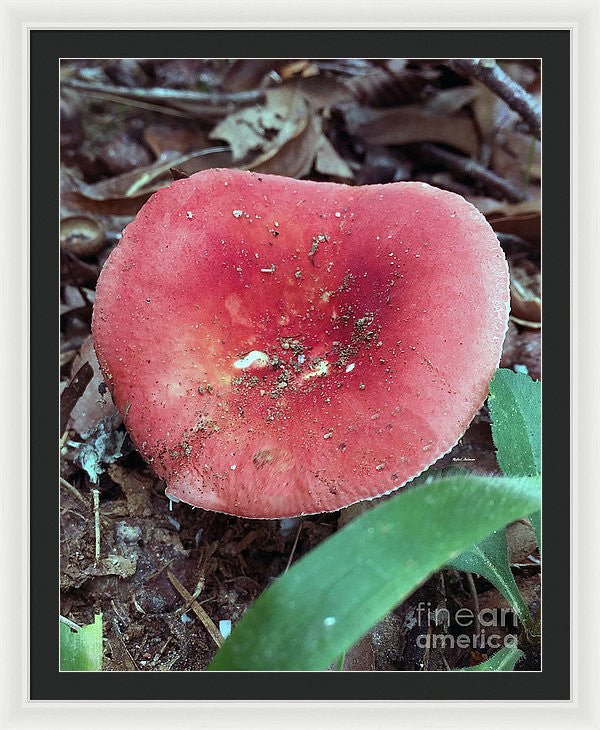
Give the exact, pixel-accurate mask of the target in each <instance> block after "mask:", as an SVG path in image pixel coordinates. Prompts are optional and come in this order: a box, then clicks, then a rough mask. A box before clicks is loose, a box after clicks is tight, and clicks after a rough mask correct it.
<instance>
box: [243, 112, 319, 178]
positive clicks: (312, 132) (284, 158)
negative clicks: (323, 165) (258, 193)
mask: <svg viewBox="0 0 600 730" xmlns="http://www.w3.org/2000/svg"><path fill="white" fill-rule="evenodd" d="M322 136H323V135H322V132H321V120H320V119H319V118H318V117H317V116H316V115H314V114H311V115H310V116H309V117H308V119H307V120H306V126H305V127H304V128H303V130H302V131H301V133H300V134H298V135H297V136H295V137H292V138H291V139H289V140H288V141H287V142H286V143H285V144H283V145H282V146H281V147H278V148H273V149H271V150H269V151H268V152H265V153H263V154H262V155H260V156H259V157H258V158H257V159H256V160H254V161H253V162H252V163H251V164H249V165H248V166H247V169H249V170H254V171H255V172H264V173H265V174H267V173H268V174H270V175H285V176H287V177H296V178H302V177H305V176H306V175H308V173H309V172H310V171H311V169H312V165H313V161H314V159H315V154H316V153H317V149H318V148H319V144H320V142H321V139H322Z"/></svg>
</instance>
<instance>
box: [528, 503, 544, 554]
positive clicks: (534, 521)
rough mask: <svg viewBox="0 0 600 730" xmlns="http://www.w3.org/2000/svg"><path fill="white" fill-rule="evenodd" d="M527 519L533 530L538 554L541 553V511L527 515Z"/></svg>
mask: <svg viewBox="0 0 600 730" xmlns="http://www.w3.org/2000/svg"><path fill="white" fill-rule="evenodd" d="M529 521H530V522H531V526H532V527H533V531H534V532H535V539H536V540H537V545H538V549H539V551H540V555H541V554H542V513H541V511H539V510H538V511H537V512H534V513H533V514H531V515H529Z"/></svg>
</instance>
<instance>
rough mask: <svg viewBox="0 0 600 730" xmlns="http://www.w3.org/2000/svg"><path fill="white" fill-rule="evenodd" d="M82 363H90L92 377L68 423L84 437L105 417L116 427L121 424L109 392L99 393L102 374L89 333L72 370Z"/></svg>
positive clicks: (102, 381) (102, 378)
mask: <svg viewBox="0 0 600 730" xmlns="http://www.w3.org/2000/svg"><path fill="white" fill-rule="evenodd" d="M84 363H89V364H90V366H91V368H92V377H91V379H90V381H89V383H88V385H87V387H86V388H85V390H84V391H83V393H82V394H81V396H80V397H79V400H78V401H77V403H76V404H75V406H74V407H73V410H72V411H71V423H70V425H71V427H72V428H73V429H74V430H75V431H77V433H78V434H80V435H81V436H84V437H85V435H86V434H89V433H91V432H92V431H93V430H94V429H95V428H96V426H97V425H98V423H100V421H102V420H104V419H105V418H111V419H112V422H113V423H114V426H115V428H117V427H118V426H119V425H120V424H121V416H120V415H119V411H118V410H117V407H116V406H115V404H114V403H113V400H112V398H111V397H110V394H109V393H108V392H107V391H105V392H104V394H101V393H100V390H101V389H102V385H103V383H104V376H103V375H102V373H101V371H100V365H99V364H98V359H97V358H96V353H95V351H94V345H93V342H92V337H91V335H90V336H89V337H88V338H87V339H86V340H85V342H84V343H83V345H82V346H81V349H80V350H79V353H78V354H77V355H76V357H75V360H74V361H73V366H72V372H77V370H79V368H80V367H81V366H82V365H83V364H84Z"/></svg>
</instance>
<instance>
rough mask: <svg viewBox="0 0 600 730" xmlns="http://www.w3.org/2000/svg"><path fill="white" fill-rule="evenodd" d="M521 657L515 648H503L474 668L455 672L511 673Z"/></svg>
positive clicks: (520, 653) (521, 653)
mask: <svg viewBox="0 0 600 730" xmlns="http://www.w3.org/2000/svg"><path fill="white" fill-rule="evenodd" d="M522 656H523V652H522V651H521V650H520V649H517V647H516V646H505V647H503V648H502V649H500V651H497V652H496V653H495V654H494V655H493V656H491V657H490V658H489V659H486V660H485V661H484V662H481V664H477V665H476V666H474V667H466V668H465V669H457V670H456V671H457V672H512V671H513V670H514V668H515V664H516V663H517V662H518V661H519V659H520V658H521V657H522Z"/></svg>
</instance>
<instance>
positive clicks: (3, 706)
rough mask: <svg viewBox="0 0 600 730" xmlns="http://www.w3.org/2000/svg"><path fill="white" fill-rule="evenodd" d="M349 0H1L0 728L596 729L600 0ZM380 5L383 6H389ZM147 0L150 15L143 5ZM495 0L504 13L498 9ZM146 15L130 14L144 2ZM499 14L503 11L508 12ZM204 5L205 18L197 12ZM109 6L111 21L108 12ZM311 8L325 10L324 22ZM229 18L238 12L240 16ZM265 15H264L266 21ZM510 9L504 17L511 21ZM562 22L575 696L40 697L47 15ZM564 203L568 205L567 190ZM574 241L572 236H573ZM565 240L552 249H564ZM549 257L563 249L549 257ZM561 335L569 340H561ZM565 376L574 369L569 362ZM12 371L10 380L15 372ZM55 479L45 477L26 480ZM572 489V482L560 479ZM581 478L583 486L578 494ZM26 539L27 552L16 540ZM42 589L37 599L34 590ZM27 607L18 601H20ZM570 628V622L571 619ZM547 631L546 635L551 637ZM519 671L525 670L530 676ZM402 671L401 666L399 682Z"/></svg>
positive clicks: (207, 24) (343, 24) (208, 23)
mask: <svg viewBox="0 0 600 730" xmlns="http://www.w3.org/2000/svg"><path fill="white" fill-rule="evenodd" d="M500 5H501V7H499V6H498V4H492V3H486V4H481V3H474V2H470V1H467V2H460V0H446V1H443V0H437V1H436V2H426V1H425V0H405V2H404V3H402V5H400V4H399V3H388V2H386V3H385V5H384V4H383V3H381V4H380V6H379V7H378V8H374V7H372V6H369V5H368V4H367V5H361V7H359V6H358V4H357V3H356V2H354V3H343V2H341V0H330V1H329V2H328V3H323V2H321V1H320V0H305V2H304V3H302V4H295V5H294V4H292V5H290V4H288V3H286V4H285V5H282V6H276V5H275V4H274V3H273V2H270V1H269V0H255V2H253V3H239V2H236V1H235V0H220V2H219V3H214V5H210V6H204V5H203V7H202V10H201V13H200V12H199V8H198V7H197V6H196V5H195V4H194V2H193V0H187V1H182V0H180V1H179V2H177V3H175V2H171V3H169V5H168V6H167V5H166V4H163V3H155V4H150V3H143V5H142V4H141V3H140V2H138V1H137V0H130V2H129V3H122V2H121V0H105V1H104V2H103V3H101V4H96V3H94V4H84V3H81V2H76V1H75V0H65V1H64V2H59V1H57V0H51V1H49V2H44V1H43V0H33V1H32V2H19V0H0V33H1V40H0V53H1V56H0V59H1V73H2V84H1V94H2V100H3V104H2V107H1V108H2V110H3V111H2V114H0V140H1V142H2V146H1V147H0V149H1V150H2V159H3V163H4V164H3V165H2V169H3V172H4V174H3V176H2V182H1V186H2V189H1V195H0V211H1V217H0V221H1V227H0V230H1V231H2V234H3V235H2V242H1V244H0V256H1V258H0V277H1V279H0V281H1V287H0V297H1V299H0V301H1V305H2V307H1V310H0V311H1V312H2V315H3V322H4V324H5V330H4V334H3V337H2V338H0V374H1V378H0V387H1V390H0V392H1V393H2V396H3V399H4V409H3V413H2V418H0V429H1V430H0V449H1V452H0V454H1V456H0V464H2V475H3V477H2V486H1V488H0V505H1V509H0V540H1V541H2V548H3V549H2V550H0V561H1V562H0V566H1V573H0V575H1V578H2V582H1V584H0V626H1V627H2V630H1V632H0V646H1V653H0V656H1V661H0V728H52V727H57V728H58V727H60V728H62V729H65V730H66V729H67V728H77V727H80V726H82V725H84V726H85V727H86V728H89V729H90V730H91V729H92V728H105V727H107V726H111V725H124V726H127V727H128V728H131V729H133V728H152V727H157V728H158V727H163V726H165V725H167V726H171V727H177V726H178V725H185V726H191V727H207V728H211V730H213V729H214V730H217V728H239V727H245V728H259V727H261V728H264V727H274V726H275V725H276V724H277V725H281V724H284V725H285V727H286V728H287V729H288V730H292V729H293V728H300V727H302V728H305V727H306V726H307V725H309V726H311V727H315V728H321V727H327V728H330V729H331V728H335V727H342V726H343V727H344V728H346V729H347V730H350V729H352V728H365V727H378V728H387V727H390V728H391V727H397V726H398V724H399V720H400V721H401V722H402V724H406V725H408V726H409V727H412V728H438V727H439V728H454V727H456V728H459V727H460V728H461V729H463V728H465V727H482V726H485V727H490V728H494V727H497V728H508V727H511V728H514V727H527V728H528V729H530V730H533V729H534V728H538V727H539V728H544V729H546V728H553V727H557V728H563V727H566V726H571V727H575V728H599V727H600V697H599V688H600V671H599V669H600V661H599V660H600V653H599V651H598V646H597V645H595V643H594V641H593V635H592V636H590V635H589V634H588V633H586V632H591V631H592V630H593V629H592V628H591V627H592V626H593V625H594V622H595V618H596V617H595V607H596V606H598V605H600V600H599V599H600V595H599V590H598V586H599V584H600V581H599V580H598V578H599V572H600V569H599V565H600V561H599V560H598V558H597V556H598V554H600V541H599V535H600V530H598V522H597V516H598V514H600V509H599V508H600V494H599V491H598V488H597V486H596V484H597V482H598V478H597V471H598V466H597V465H598V463H600V448H599V444H600V437H599V436H600V429H599V427H598V419H597V416H596V414H597V413H598V412H599V411H600V397H599V395H600V393H599V391H600V386H599V385H598V375H597V373H598V372H599V371H600V358H599V350H600V347H599V344H598V342H599V338H598V336H597V335H596V333H598V332H600V296H599V291H600V287H599V285H598V282H600V255H599V254H598V246H599V244H600V216H599V212H600V205H599V197H600V196H599V193H600V184H599V180H600V135H599V134H598V129H599V127H600V114H599V109H600V101H599V99H600V83H599V77H600V6H599V4H598V2H597V1H596V0H573V1H572V2H570V3H568V4H565V3H559V2H556V1H555V0H551V1H550V2H546V3H539V4H538V3H537V2H533V1H532V0H529V1H527V0H524V1H523V0H506V1H505V2H502V3H501V4H500ZM382 6H383V7H382ZM140 10H141V11H142V12H140ZM498 11H501V12H498ZM142 14H143V17H144V23H143V24H141V23H139V20H138V18H137V16H139V15H142ZM499 16H501V17H499ZM199 17H201V18H202V23H201V24H200V23H199V22H197V21H196V22H194V21H193V20H192V21H190V18H192V19H194V18H199ZM107 18H110V20H107ZM316 18H318V19H319V20H318V23H317V22H315V19H316ZM340 18H343V20H339V19H340ZM232 19H233V21H232ZM262 19H264V20H262ZM507 19H509V20H507ZM197 27H202V28H274V29H277V28H290V27H293V28H312V29H315V28H317V27H318V28H323V29H326V28H331V29H334V28H335V29H352V28H362V29H369V28H388V29H389V28H431V29H452V28H465V29H468V28H472V29H475V28H477V29H485V28H503V29H510V28H523V29H527V28H533V29H542V28H564V29H570V30H571V32H572V39H573V43H572V58H573V70H572V78H573V107H572V121H573V133H572V142H571V144H572V160H573V167H572V171H573V186H572V191H573V192H572V199H571V201H570V202H571V209H572V214H573V224H572V238H571V261H572V278H571V286H572V289H571V291H572V301H571V305H572V315H571V319H572V335H571V337H572V340H571V353H572V378H573V388H572V444H571V446H572V455H571V459H572V462H571V467H572V469H571V473H572V495H573V497H572V500H573V501H572V534H573V540H572V547H573V554H572V561H573V563H572V564H573V594H572V611H573V613H572V616H573V627H572V658H573V679H572V687H573V692H572V700H571V701H570V702H561V701H554V702H502V703H498V702H495V703H492V702H484V701H479V702H458V703H450V702H406V701H405V702H400V701H399V702H385V703H384V702H382V703H376V702H352V703H349V702H348V703H345V702H255V703H249V702H231V703H225V702H160V703H153V702H146V703H143V702H102V703H100V702H96V703H92V702H71V703H67V702H36V701H30V700H29V699H28V652H29V645H28V615H27V608H26V607H27V606H28V602H29V590H28V584H29V573H28V549H29V525H28V514H29V509H28V506H29V486H30V485H29V466H28V460H29V449H28V446H27V445H28V444H29V422H28V417H29V415H28V414H29V388H28V383H29V365H28V363H29V339H28V338H29V335H28V322H29V304H28V301H29V240H28V235H29V232H28V229H29V226H28V220H29V204H28V184H29V152H28V34H29V31H30V30H31V29H38V28H82V29H83V28H108V29H111V28H165V29H166V28H197ZM565 204H566V203H565ZM565 250H566V247H565ZM560 253H561V252H560V251H557V252H556V255H560ZM553 255H554V254H553ZM565 346H566V344H565ZM565 376H566V374H565ZM15 380H16V383H15ZM31 486H32V488H34V489H51V488H54V487H53V485H51V484H36V485H31ZM565 488H567V485H565ZM584 489H585V492H584V491H583V490H584ZM18 546H20V554H19V551H18V549H17V547H18ZM40 600H44V599H43V597H40ZM23 607H25V608H23ZM565 630H568V629H567V627H565ZM547 640H551V637H547ZM522 676H523V681H524V682H525V681H527V680H526V675H522ZM400 679H401V678H399V681H400Z"/></svg>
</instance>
